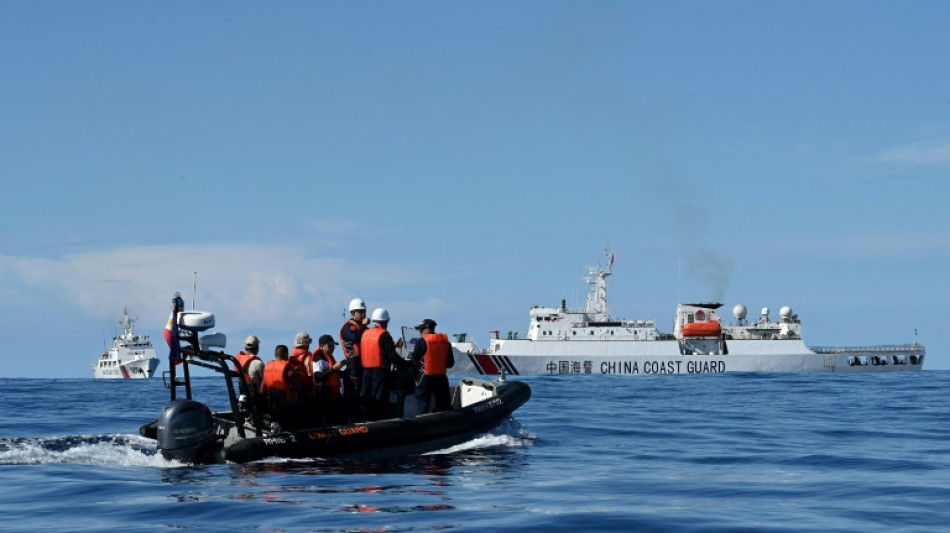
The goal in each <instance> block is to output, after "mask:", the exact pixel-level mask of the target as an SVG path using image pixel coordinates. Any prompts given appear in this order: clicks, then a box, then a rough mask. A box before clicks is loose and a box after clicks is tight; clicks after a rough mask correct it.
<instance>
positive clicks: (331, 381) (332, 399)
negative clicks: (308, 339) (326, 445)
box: [311, 335, 347, 421]
mask: <svg viewBox="0 0 950 533" xmlns="http://www.w3.org/2000/svg"><path fill="white" fill-rule="evenodd" d="M336 347H337V342H336V341H335V340H333V336H332V335H321V336H320V339H319V340H318V341H317V349H316V350H314V351H313V357H312V359H313V364H312V366H311V371H312V373H313V399H314V404H315V406H316V409H317V411H318V412H319V413H320V414H321V415H323V417H324V418H325V419H326V420H328V421H344V420H346V418H347V417H345V416H343V414H344V413H342V412H341V411H344V407H345V406H344V405H342V404H341V396H342V395H341V394H340V384H341V378H340V374H341V372H342V371H343V368H344V367H345V366H346V361H347V359H340V360H339V361H337V360H336V358H335V357H333V350H334V349H335V348H336Z"/></svg>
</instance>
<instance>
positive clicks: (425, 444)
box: [139, 294, 531, 463]
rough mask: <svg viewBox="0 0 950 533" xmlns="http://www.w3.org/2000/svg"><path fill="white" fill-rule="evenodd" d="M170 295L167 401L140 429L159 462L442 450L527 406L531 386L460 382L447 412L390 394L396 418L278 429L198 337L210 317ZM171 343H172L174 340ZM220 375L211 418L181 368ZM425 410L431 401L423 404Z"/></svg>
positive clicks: (217, 344)
mask: <svg viewBox="0 0 950 533" xmlns="http://www.w3.org/2000/svg"><path fill="white" fill-rule="evenodd" d="M183 307H184V303H183V301H181V300H180V296H179V295H177V294H176V296H175V300H174V301H173V311H172V317H171V320H170V326H171V335H170V338H171V339H173V341H172V342H171V345H172V346H171V354H170V356H169V358H170V365H169V366H170V370H169V371H167V372H165V373H163V381H164V383H165V386H166V388H168V389H169V390H170V391H171V394H170V395H171V398H170V401H169V403H168V404H167V405H165V407H164V408H163V409H162V412H161V414H160V415H159V417H158V418H157V419H155V420H153V421H152V422H149V423H147V424H145V425H143V426H142V427H141V428H140V430H139V432H140V433H141V435H142V436H144V437H147V438H151V439H154V440H155V441H156V443H157V448H158V451H159V452H160V453H161V454H162V456H163V457H165V458H166V459H170V460H178V461H182V462H187V463H213V462H223V461H232V462H236V463H244V462H248V461H255V460H259V459H264V458H267V457H282V458H293V459H307V458H372V459H375V458H385V457H396V456H404V455H413V454H422V453H427V452H432V451H436V450H441V449H445V448H448V447H451V446H454V445H457V444H461V443H463V442H466V441H468V440H471V439H472V438H473V437H475V436H476V435H479V434H481V433H486V432H488V431H490V430H491V429H493V428H495V427H496V426H498V425H500V424H501V423H503V422H504V421H505V420H507V419H508V418H509V417H510V415H511V413H512V412H513V411H514V410H515V409H517V408H518V407H520V406H521V405H522V404H524V403H525V402H527V401H528V399H529V398H530V397H531V388H530V387H529V386H528V385H527V384H525V383H522V382H519V381H509V380H507V379H505V376H502V377H501V379H498V380H495V381H484V380H478V379H471V378H464V379H462V380H461V381H460V382H459V383H458V385H456V386H454V387H452V410H450V411H441V412H434V413H424V414H416V413H415V412H414V411H415V410H416V407H415V399H414V397H413V396H412V395H411V394H409V395H405V396H403V395H397V394H394V395H392V396H393V397H392V398H391V399H392V400H393V402H394V403H392V404H391V405H390V406H389V407H390V412H396V413H398V414H400V416H398V417H395V418H388V419H384V420H375V421H368V422H352V423H346V424H340V425H322V426H319V427H306V428H297V429H293V430H289V429H282V428H281V427H280V425H279V424H275V423H273V422H272V421H271V420H270V418H269V417H268V415H267V413H265V412H262V411H263V410H262V409H261V408H260V407H259V406H260V405H261V404H262V402H260V401H259V400H258V396H259V395H258V394H257V391H254V390H253V387H251V386H250V384H248V383H247V382H246V380H245V377H244V374H243V373H242V372H236V371H235V370H234V369H235V368H236V364H237V361H236V359H235V358H234V356H232V355H228V354H226V353H224V352H223V351H222V350H218V349H216V348H220V349H223V348H224V344H225V342H226V339H225V337H224V335H223V334H220V333H217V334H211V335H204V336H201V337H199V333H200V332H202V331H205V330H207V329H210V328H213V327H214V315H212V314H211V313H207V312H202V311H184V310H183V309H182V308H183ZM176 338H177V339H178V340H179V342H178V343H176V342H174V339H176ZM191 365H196V366H199V367H202V368H207V369H210V370H213V371H215V372H216V373H218V374H220V375H221V376H222V377H223V379H224V381H225V388H226V391H227V396H228V401H229V403H230V407H231V408H230V410H228V411H220V412H212V410H211V409H210V408H209V407H208V405H207V404H205V403H202V402H200V401H198V400H196V399H194V398H193V397H192V387H191V378H190V372H189V367H190V366H191ZM430 404H431V402H430Z"/></svg>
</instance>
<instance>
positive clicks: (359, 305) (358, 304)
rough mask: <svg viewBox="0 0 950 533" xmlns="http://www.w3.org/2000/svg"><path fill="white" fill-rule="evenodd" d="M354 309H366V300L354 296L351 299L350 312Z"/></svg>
mask: <svg viewBox="0 0 950 533" xmlns="http://www.w3.org/2000/svg"><path fill="white" fill-rule="evenodd" d="M353 311H366V302H364V301H363V300H361V299H360V298H353V299H352V300H350V312H351V313H352V312H353Z"/></svg>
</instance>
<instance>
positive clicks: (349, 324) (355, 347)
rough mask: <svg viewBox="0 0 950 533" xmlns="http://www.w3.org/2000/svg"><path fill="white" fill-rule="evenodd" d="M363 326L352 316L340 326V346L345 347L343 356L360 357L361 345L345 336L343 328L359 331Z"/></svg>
mask: <svg viewBox="0 0 950 533" xmlns="http://www.w3.org/2000/svg"><path fill="white" fill-rule="evenodd" d="M361 327H363V324H360V323H359V322H357V321H355V320H353V319H352V318H351V319H349V320H347V321H346V322H344V323H343V326H341V327H340V347H341V348H343V356H344V357H347V358H350V357H359V356H360V345H359V343H354V342H349V341H347V340H345V339H344V338H343V330H344V329H346V328H350V330H351V331H359V330H360V328H361ZM351 350H352V351H351Z"/></svg>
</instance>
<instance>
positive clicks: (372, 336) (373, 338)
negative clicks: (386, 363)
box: [360, 325, 386, 368]
mask: <svg viewBox="0 0 950 533" xmlns="http://www.w3.org/2000/svg"><path fill="white" fill-rule="evenodd" d="M383 333H386V328H384V327H382V326H380V325H377V326H376V327H375V328H370V329H368V330H366V331H364V332H363V337H362V339H361V340H360V361H362V362H363V368H382V366H383V352H382V351H381V350H380V349H379V338H380V337H382V336H383Z"/></svg>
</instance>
